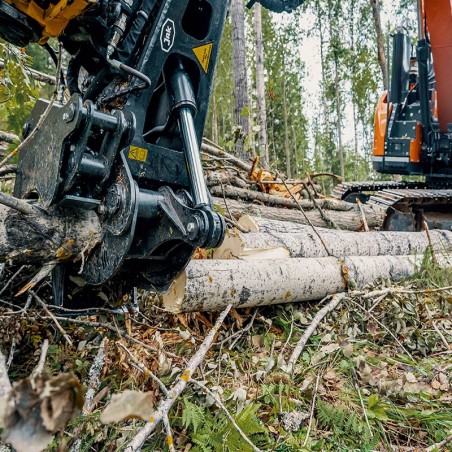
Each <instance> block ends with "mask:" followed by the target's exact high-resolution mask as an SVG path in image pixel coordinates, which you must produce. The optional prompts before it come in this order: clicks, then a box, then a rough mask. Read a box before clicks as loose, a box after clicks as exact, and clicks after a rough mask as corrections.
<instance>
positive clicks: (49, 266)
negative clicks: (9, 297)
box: [15, 261, 57, 297]
mask: <svg viewBox="0 0 452 452" xmlns="http://www.w3.org/2000/svg"><path fill="white" fill-rule="evenodd" d="M56 265H57V262H56V261H51V262H47V263H46V264H44V265H43V266H42V267H41V269H40V270H39V271H38V273H36V274H35V275H34V276H33V278H31V279H30V281H28V282H27V284H25V286H23V287H22V288H21V289H20V290H19V292H17V293H16V295H15V296H16V297H18V296H19V295H22V294H24V293H25V292H27V291H30V292H31V290H30V289H33V287H35V286H36V285H37V284H39V283H40V282H41V281H42V280H43V279H44V278H46V277H47V276H48V275H50V273H51V272H52V270H53V269H54V268H55V267H56Z"/></svg>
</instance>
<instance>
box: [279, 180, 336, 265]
mask: <svg viewBox="0 0 452 452" xmlns="http://www.w3.org/2000/svg"><path fill="white" fill-rule="evenodd" d="M278 175H279V173H278ZM279 177H281V176H279ZM281 180H282V181H283V182H284V186H285V187H286V189H287V191H288V192H289V193H290V196H291V197H292V199H293V200H294V201H295V203H296V204H297V206H298V209H299V210H300V212H301V213H302V214H303V216H304V219H305V220H306V222H307V223H308V224H309V226H311V228H312V230H313V231H314V233H315V234H316V235H317V237H318V238H319V240H320V242H321V243H322V245H323V247H324V248H325V251H326V253H327V254H328V256H331V253H330V250H329V249H328V247H327V246H326V243H325V242H324V241H323V239H322V236H321V235H320V234H319V231H317V229H316V227H315V226H314V225H313V224H312V222H311V220H310V219H309V218H308V216H307V215H306V212H305V211H304V209H303V207H301V204H300V202H299V201H298V199H297V198H296V197H295V196H294V194H293V193H292V192H291V191H290V190H289V188H288V187H287V184H286V182H285V181H284V179H282V178H281Z"/></svg>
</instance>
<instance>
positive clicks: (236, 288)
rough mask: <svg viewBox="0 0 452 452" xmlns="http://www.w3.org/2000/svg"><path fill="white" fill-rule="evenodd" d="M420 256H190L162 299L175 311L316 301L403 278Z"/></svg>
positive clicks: (416, 263)
mask: <svg viewBox="0 0 452 452" xmlns="http://www.w3.org/2000/svg"><path fill="white" fill-rule="evenodd" d="M421 261H422V256H374V257H356V256H354V257H345V258H344V259H337V258H335V257H322V258H302V259H275V260H252V261H244V260H194V261H192V262H191V263H190V264H189V265H188V267H187V268H186V270H185V271H184V272H183V273H182V274H181V275H180V276H179V277H178V278H177V279H176V281H175V282H174V283H173V285H172V286H171V288H170V290H169V291H168V292H167V293H166V294H164V295H163V297H162V300H163V306H164V307H165V308H166V309H167V310H169V311H171V312H174V313H178V312H191V311H218V310H221V309H223V308H224V307H225V306H227V305H228V304H230V303H232V305H233V306H234V307H236V308H245V307H251V306H263V305H272V304H279V303H295V302H300V301H308V300H319V299H321V298H323V297H325V296H326V295H328V294H334V293H337V292H343V291H346V290H347V289H348V288H349V287H350V288H353V289H355V288H357V289H363V288H364V287H365V286H366V285H367V284H371V283H374V282H376V281H377V280H378V279H380V278H384V279H388V280H391V281H398V280H401V279H404V278H407V277H409V276H411V275H413V273H414V272H415V270H416V268H417V265H419V264H420V262H421Z"/></svg>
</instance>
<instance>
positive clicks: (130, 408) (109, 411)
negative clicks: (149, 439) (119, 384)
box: [100, 389, 154, 424]
mask: <svg viewBox="0 0 452 452" xmlns="http://www.w3.org/2000/svg"><path fill="white" fill-rule="evenodd" d="M153 412H154V396H153V395H152V393H151V392H141V391H131V390H129V389H126V390H125V391H124V392H122V393H121V394H114V395H113V396H112V398H111V401H110V403H109V404H108V405H107V407H106V408H105V409H104V411H102V414H101V415H100V420H101V422H103V423H104V424H113V423H115V422H120V421H124V420H125V419H132V418H138V419H143V420H145V421H147V420H149V418H150V417H151V416H152V413H153Z"/></svg>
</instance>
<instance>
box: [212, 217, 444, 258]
mask: <svg viewBox="0 0 452 452" xmlns="http://www.w3.org/2000/svg"><path fill="white" fill-rule="evenodd" d="M238 224H239V225H240V226H242V228H243V229H244V230H250V231H251V232H248V233H242V232H239V231H234V232H230V233H229V234H228V235H227V236H226V237H225V240H224V242H223V244H222V245H221V246H220V247H219V248H218V249H216V250H215V251H214V254H213V257H214V259H232V258H240V259H245V260H250V259H261V258H262V256H263V255H274V256H276V255H278V256H281V257H284V256H287V257H292V258H301V257H328V256H329V255H331V256H336V257H340V256H385V255H388V256H389V255H390V256H401V255H423V254H424V253H425V251H426V250H427V249H428V248H429V247H433V248H434V249H435V250H437V251H438V252H440V251H441V250H444V249H446V250H452V232H451V231H440V230H433V231H430V233H429V234H430V237H428V235H427V234H426V233H425V232H388V231H384V232H377V231H373V232H363V233H356V232H350V231H337V230H331V229H324V228H317V233H315V232H314V231H313V230H312V228H311V227H309V226H304V225H300V224H296V223H291V222H287V221H274V220H267V219H263V218H253V217H247V216H245V217H242V218H241V219H240V220H239V221H238Z"/></svg>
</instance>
